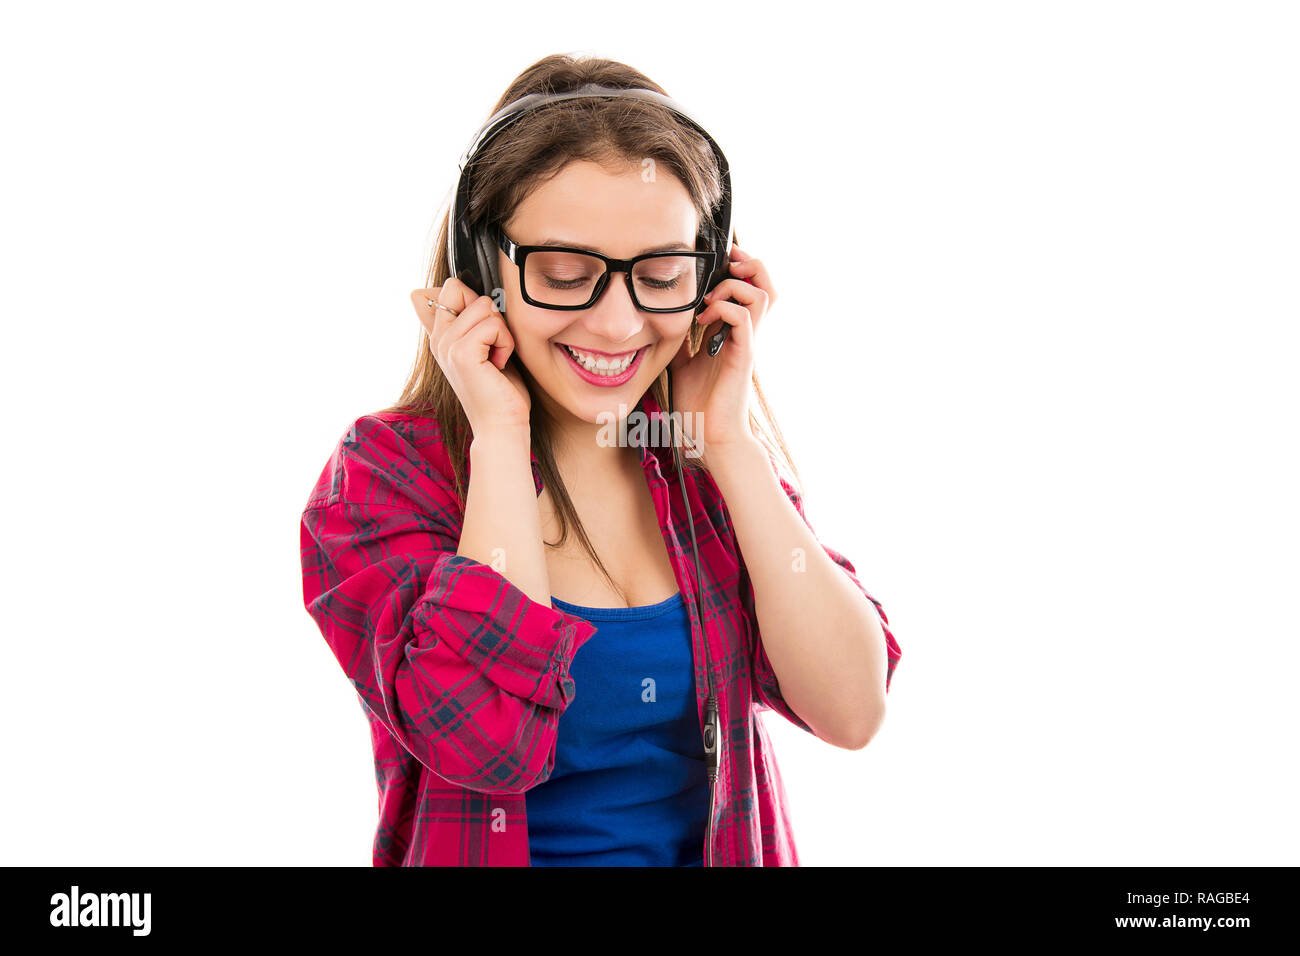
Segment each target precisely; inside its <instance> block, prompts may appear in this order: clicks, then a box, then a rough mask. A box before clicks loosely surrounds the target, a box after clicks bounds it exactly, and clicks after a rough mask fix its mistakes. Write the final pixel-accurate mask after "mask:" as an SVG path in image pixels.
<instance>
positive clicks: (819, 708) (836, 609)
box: [709, 440, 887, 747]
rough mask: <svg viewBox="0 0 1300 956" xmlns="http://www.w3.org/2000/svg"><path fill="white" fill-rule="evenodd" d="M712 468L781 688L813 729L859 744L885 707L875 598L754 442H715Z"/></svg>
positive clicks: (847, 744)
mask: <svg viewBox="0 0 1300 956" xmlns="http://www.w3.org/2000/svg"><path fill="white" fill-rule="evenodd" d="M709 468H710V472H711V474H712V475H713V478H714V481H715V482H716V483H717V485H718V488H719V490H720V491H721V492H722V495H723V498H724V499H725V500H726V503H727V510H728V511H729V512H730V514H731V518H732V522H733V524H734V526H735V531H736V541H737V544H738V545H739V548H740V552H741V555H742V557H743V558H744V561H745V567H746V568H747V569H748V571H749V578H750V582H751V585H752V587H753V593H754V608H755V614H756V616H757V618H758V624H759V630H760V634H761V639H762V643H763V649H764V650H765V651H766V652H767V656H768V660H769V661H770V662H771V664H772V670H773V672H774V673H775V674H776V676H777V680H778V681H779V683H780V685H781V694H782V696H783V697H784V699H785V701H786V703H787V704H789V705H790V707H791V708H792V709H793V710H794V711H795V712H796V713H798V715H799V716H800V717H801V718H803V720H804V721H805V722H806V723H807V724H808V725H809V726H810V727H811V728H812V729H813V730H814V732H815V733H817V735H818V736H819V737H822V738H823V739H825V740H828V741H831V742H833V743H836V744H838V745H840V746H845V747H860V746H863V745H864V744H865V743H866V742H867V741H868V740H870V738H871V737H872V736H873V735H874V733H875V731H876V729H877V728H878V727H879V725H880V722H881V720H882V719H883V716H884V707H885V674H886V666H887V659H886V649H885V635H884V631H883V629H882V627H881V623H880V619H879V617H878V616H877V614H876V610H875V608H874V607H873V606H872V604H871V601H870V600H869V599H868V598H867V597H866V596H865V595H863V593H862V592H861V590H859V588H858V587H857V586H856V585H855V584H854V583H853V581H852V580H850V579H849V577H848V575H847V574H845V571H844V569H843V568H841V567H840V566H839V565H837V564H836V563H835V562H834V561H833V560H831V558H830V556H829V555H827V554H826V552H825V551H824V550H823V549H822V547H821V544H820V543H819V542H818V540H817V538H816V536H815V535H814V534H813V533H812V531H811V530H810V529H809V527H808V525H807V524H806V523H805V522H804V520H803V519H802V518H801V517H800V516H799V512H798V511H797V510H796V509H795V507H794V505H793V504H792V503H791V501H790V499H789V497H788V496H787V495H786V493H785V490H784V489H783V488H782V487H781V483H780V481H779V480H778V479H777V477H776V475H775V473H774V472H773V471H772V467H771V465H770V464H769V462H768V458H767V452H766V451H765V450H764V448H763V446H762V445H761V444H760V443H758V442H757V441H756V440H754V441H747V442H743V443H740V444H739V445H737V446H734V447H728V448H726V449H715V450H714V453H712V454H711V455H710V456H709Z"/></svg>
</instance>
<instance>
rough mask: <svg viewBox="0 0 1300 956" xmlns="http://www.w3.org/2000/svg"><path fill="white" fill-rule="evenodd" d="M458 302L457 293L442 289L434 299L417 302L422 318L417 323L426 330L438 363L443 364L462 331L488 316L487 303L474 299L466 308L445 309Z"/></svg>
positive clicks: (490, 303) (489, 307) (458, 294)
mask: <svg viewBox="0 0 1300 956" xmlns="http://www.w3.org/2000/svg"><path fill="white" fill-rule="evenodd" d="M448 281H449V282H450V281H452V280H448ZM461 298H462V296H461V294H460V293H459V292H458V291H457V290H455V289H449V288H448V287H447V286H446V285H444V286H443V287H442V290H441V292H440V293H439V295H438V297H437V299H433V298H430V297H427V296H426V297H425V298H424V299H422V300H421V301H422V303H423V306H422V312H423V314H422V315H421V316H420V321H421V322H422V323H423V324H424V326H425V327H426V328H427V329H428V330H429V331H428V339H429V348H430V350H431V351H432V352H433V354H434V357H436V358H437V359H438V361H439V362H444V361H445V359H446V355H447V351H446V350H447V348H448V347H449V346H450V345H451V344H452V343H453V342H455V341H456V340H457V339H459V338H460V337H461V336H463V335H464V334H465V332H466V330H468V329H470V328H473V326H474V325H475V323H477V322H479V321H480V320H481V319H483V318H484V317H486V316H487V315H489V314H491V310H492V301H491V300H490V299H486V300H485V299H475V300H474V301H472V302H471V303H470V305H469V307H468V308H462V309H459V310H458V311H455V312H453V311H450V310H452V309H453V308H455V307H454V306H451V305H448V304H447V303H448V300H450V301H451V302H459V301H460V299H461Z"/></svg>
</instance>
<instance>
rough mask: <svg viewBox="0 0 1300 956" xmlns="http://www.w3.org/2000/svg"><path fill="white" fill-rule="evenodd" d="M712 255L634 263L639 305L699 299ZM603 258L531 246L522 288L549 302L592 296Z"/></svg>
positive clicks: (580, 301) (572, 302)
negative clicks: (708, 256)
mask: <svg viewBox="0 0 1300 956" xmlns="http://www.w3.org/2000/svg"><path fill="white" fill-rule="evenodd" d="M707 268H708V260H707V259H705V258H696V257H694V256H655V257H653V258H650V259H642V260H641V261H640V262H638V263H637V264H636V265H635V266H633V268H632V287H633V289H634V296H633V297H634V298H635V299H636V302H637V304H638V305H640V306H643V307H646V308H651V309H674V308H683V307H685V306H687V305H689V304H691V303H692V302H694V301H695V298H696V295H697V294H698V291H699V288H700V285H701V284H702V283H703V282H704V278H705V277H704V272H705V270H706V269H707ZM604 274H605V263H604V262H602V261H601V260H600V259H597V258H596V257H595V256H588V255H583V254H582V253H578V252H530V253H529V254H528V258H527V259H525V260H524V271H523V279H524V291H526V292H527V293H528V295H529V296H530V297H531V298H533V299H535V300H537V301H538V302H543V303H545V304H547V305H561V306H565V305H568V306H580V305H584V304H586V303H587V302H588V301H590V299H591V296H592V293H593V292H594V291H595V289H596V284H597V283H598V282H599V281H600V277H601V276H603V275H604ZM619 278H621V276H616V277H615V279H616V280H617V279H619Z"/></svg>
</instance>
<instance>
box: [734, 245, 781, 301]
mask: <svg viewBox="0 0 1300 956" xmlns="http://www.w3.org/2000/svg"><path fill="white" fill-rule="evenodd" d="M728 265H729V266H730V267H731V275H732V277H733V278H736V279H745V280H747V281H748V282H750V283H752V284H753V285H756V286H758V287H759V288H760V289H762V290H763V291H764V292H766V293H767V298H768V303H767V307H768V308H769V309H771V308H772V305H773V303H775V302H776V287H775V286H774V285H773V284H772V276H771V274H770V273H769V272H768V271H767V266H765V265H763V261H762V260H761V259H755V258H754V257H753V256H747V257H746V258H744V259H743V260H733V261H732V262H730V263H728Z"/></svg>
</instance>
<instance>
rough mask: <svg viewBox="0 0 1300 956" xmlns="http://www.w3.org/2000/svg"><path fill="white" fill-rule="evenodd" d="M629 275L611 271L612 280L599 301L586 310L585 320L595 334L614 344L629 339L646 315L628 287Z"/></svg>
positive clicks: (642, 323) (640, 327) (641, 325)
mask: <svg viewBox="0 0 1300 956" xmlns="http://www.w3.org/2000/svg"><path fill="white" fill-rule="evenodd" d="M626 275H627V274H626V273H624V272H614V273H611V274H610V276H609V284H608V285H606V286H605V291H604V292H602V293H601V296H600V298H599V299H597V300H596V304H595V305H593V306H592V307H591V308H590V309H588V310H587V314H586V317H585V321H584V322H583V324H584V325H586V326H587V328H588V329H589V330H590V331H591V333H592V335H597V336H600V338H601V339H602V340H603V341H605V342H609V343H610V344H611V345H618V344H620V343H622V342H626V341H627V340H628V339H630V338H632V337H633V336H635V335H636V334H637V333H638V332H640V331H641V329H642V328H644V327H645V318H644V317H643V316H642V315H641V313H640V311H639V310H638V309H637V307H636V303H635V302H633V301H632V295H631V293H630V292H629V291H628V288H627V278H626Z"/></svg>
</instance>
